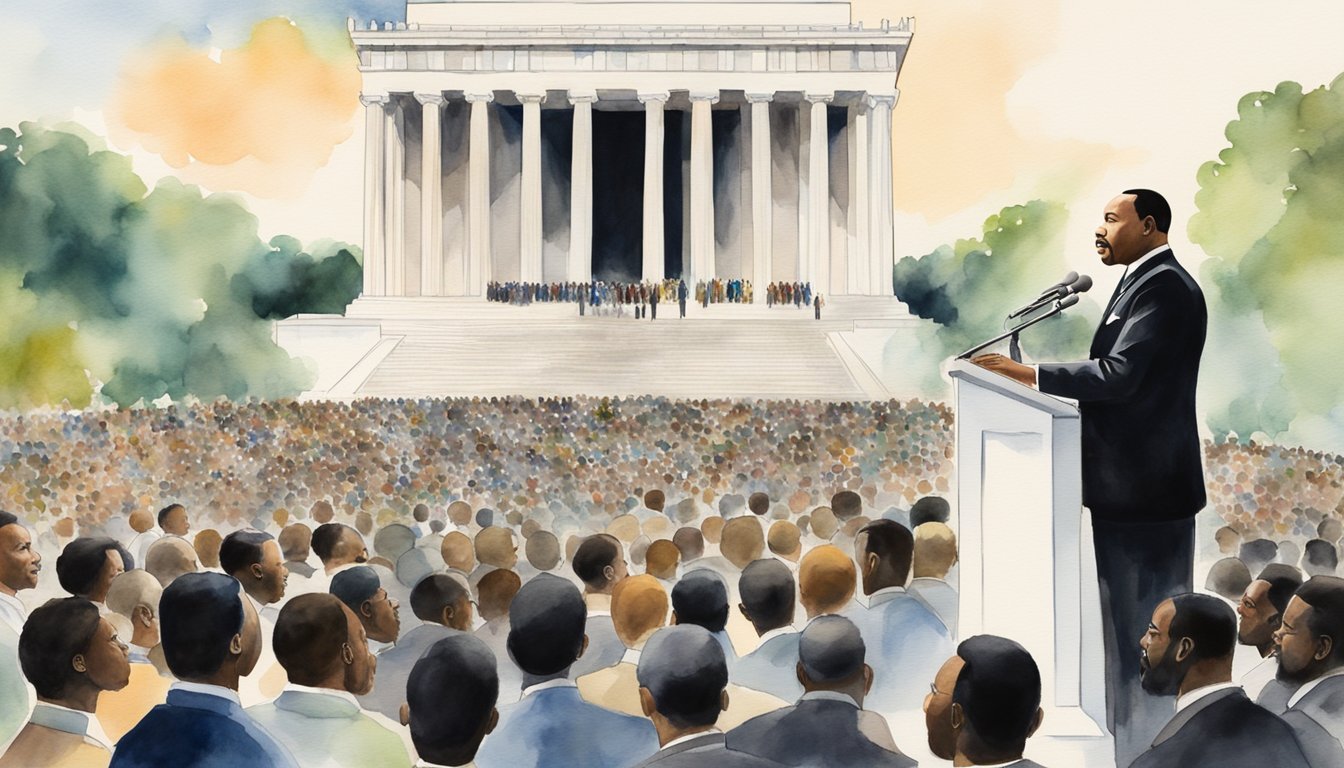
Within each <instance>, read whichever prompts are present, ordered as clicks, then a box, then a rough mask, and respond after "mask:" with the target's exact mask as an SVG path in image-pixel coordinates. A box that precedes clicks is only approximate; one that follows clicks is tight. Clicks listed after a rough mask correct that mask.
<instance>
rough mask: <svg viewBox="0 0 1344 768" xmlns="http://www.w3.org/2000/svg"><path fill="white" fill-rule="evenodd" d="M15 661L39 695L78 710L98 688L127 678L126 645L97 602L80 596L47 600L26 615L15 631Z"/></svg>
mask: <svg viewBox="0 0 1344 768" xmlns="http://www.w3.org/2000/svg"><path fill="white" fill-rule="evenodd" d="M11 658H12V657H11ZM19 665H20V667H21V668H22V669H23V676H24V677H26V678H28V682H29V683H32V685H33V688H34V689H35V690H36V691H37V698H38V700H39V701H45V702H49V703H52V704H58V705H60V706H64V707H67V708H69V709H77V710H81V711H84V712H93V711H94V710H95V709H96V707H97V702H98V694H100V693H102V692H103V691H119V690H121V689H122V688H125V687H126V685H127V683H129V682H130V680H131V665H130V659H129V658H128V656H127V653H126V646H125V645H124V644H123V643H122V642H121V641H120V640H119V639H118V638H117V631H116V630H115V629H113V627H112V624H111V623H109V622H108V621H107V619H104V618H103V617H102V616H100V615H99V613H98V606H96V605H94V604H93V603H91V602H89V601H88V600H87V599H85V598H82V597H65V598H56V599H54V600H48V601H47V602H46V604H44V605H42V606H40V607H39V608H37V609H36V610H34V611H33V612H32V614H30V615H29V617H28V621H27V622H26V623H25V624H24V625H23V632H22V633H21V634H20V635H19Z"/></svg>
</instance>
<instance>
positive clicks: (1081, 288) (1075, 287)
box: [1008, 272, 1092, 320]
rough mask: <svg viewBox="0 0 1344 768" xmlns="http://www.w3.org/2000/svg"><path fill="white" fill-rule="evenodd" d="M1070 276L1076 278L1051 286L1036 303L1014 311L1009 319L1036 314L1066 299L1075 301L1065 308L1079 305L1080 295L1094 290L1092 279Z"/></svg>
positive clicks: (1082, 276)
mask: <svg viewBox="0 0 1344 768" xmlns="http://www.w3.org/2000/svg"><path fill="white" fill-rule="evenodd" d="M1069 275H1073V276H1074V277H1073V279H1072V280H1071V281H1069V282H1068V283H1067V284H1057V285H1054V286H1051V287H1050V288H1047V289H1045V291H1044V292H1043V293H1042V294H1041V295H1040V296H1038V297H1037V298H1036V300H1035V301H1033V302H1031V303H1030V304H1027V305H1025V306H1022V307H1018V308H1017V309H1015V310H1013V312H1012V314H1010V315H1008V319H1010V320H1011V319H1013V318H1016V317H1021V316H1022V315H1025V314H1029V313H1031V312H1035V311H1036V310H1038V309H1040V308H1041V307H1043V306H1045V305H1046V304H1049V303H1050V302H1052V301H1054V300H1055V299H1065V300H1068V299H1073V301H1071V302H1069V303H1067V304H1065V305H1064V306H1069V307H1071V306H1073V305H1074V304H1077V303H1078V294H1080V293H1086V292H1088V291H1090V290H1092V278H1091V277H1090V276H1088V275H1078V274H1076V273H1073V272H1070V273H1069ZM1065 277H1068V275H1065Z"/></svg>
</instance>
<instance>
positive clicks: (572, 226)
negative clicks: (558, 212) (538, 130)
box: [567, 91, 597, 283]
mask: <svg viewBox="0 0 1344 768" xmlns="http://www.w3.org/2000/svg"><path fill="white" fill-rule="evenodd" d="M595 101H597V91H570V92H569V103H570V104H573V105H574V152H573V155H571V158H570V163H571V165H570V177H569V178H570V193H569V270H568V277H567V279H568V280H570V281H572V282H575V283H585V282H588V281H590V280H592V279H593V102H595Z"/></svg>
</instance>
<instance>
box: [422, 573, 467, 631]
mask: <svg viewBox="0 0 1344 768" xmlns="http://www.w3.org/2000/svg"><path fill="white" fill-rule="evenodd" d="M464 582H465V579H462V578H461V577H460V576H458V577H457V578H454V577H453V576H452V575H449V574H447V573H432V574H430V575H428V576H426V577H424V578H423V579H421V580H420V581H419V583H417V584H416V585H415V588H414V589H412V590H411V610H412V611H414V612H415V617H416V618H417V619H419V620H421V621H425V622H429V623H431V624H438V623H439V622H441V621H442V620H443V609H444V608H447V607H449V606H455V605H457V603H458V601H460V600H463V599H466V600H470V599H471V587H469V586H467V584H465V583H464Z"/></svg>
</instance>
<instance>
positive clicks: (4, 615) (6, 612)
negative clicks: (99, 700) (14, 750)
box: [0, 511, 42, 746]
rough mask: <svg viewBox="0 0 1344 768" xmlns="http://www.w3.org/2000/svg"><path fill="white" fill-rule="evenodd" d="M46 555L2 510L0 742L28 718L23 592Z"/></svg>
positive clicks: (32, 584) (30, 586) (33, 583)
mask: <svg viewBox="0 0 1344 768" xmlns="http://www.w3.org/2000/svg"><path fill="white" fill-rule="evenodd" d="M41 571H42V555H41V554H40V553H39V552H38V551H37V550H36V549H35V548H34V547H33V539H32V535H31V534H30V533H29V532H28V528H27V527H25V526H24V525H23V524H21V523H20V522H19V519H18V518H17V517H15V516H14V515H11V514H10V513H8V512H3V511H0V746H3V745H5V744H7V743H9V740H10V739H11V738H13V736H14V734H16V733H18V732H19V729H20V728H22V727H23V724H24V723H25V722H27V720H28V714H29V712H30V710H31V709H32V705H33V702H32V698H33V697H32V695H31V694H30V692H29V690H28V685H27V683H26V682H25V680H24V677H23V670H21V669H20V668H19V635H20V634H22V632H23V624H24V622H25V621H27V620H28V607H27V606H26V605H24V603H23V601H22V600H20V599H19V592H22V591H23V590H25V589H35V588H36V587H37V580H38V574H39V573H40V572H41Z"/></svg>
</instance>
